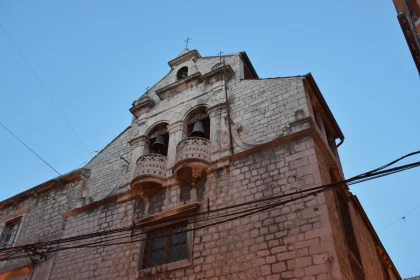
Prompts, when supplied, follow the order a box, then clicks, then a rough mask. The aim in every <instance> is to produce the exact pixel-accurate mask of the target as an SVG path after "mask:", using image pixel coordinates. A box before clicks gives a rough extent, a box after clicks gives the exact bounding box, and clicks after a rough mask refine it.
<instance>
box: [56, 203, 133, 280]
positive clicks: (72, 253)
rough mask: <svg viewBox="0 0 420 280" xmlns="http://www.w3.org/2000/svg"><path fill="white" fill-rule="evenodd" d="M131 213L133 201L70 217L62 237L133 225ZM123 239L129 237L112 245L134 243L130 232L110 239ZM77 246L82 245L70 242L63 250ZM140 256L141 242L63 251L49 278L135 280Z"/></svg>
mask: <svg viewBox="0 0 420 280" xmlns="http://www.w3.org/2000/svg"><path fill="white" fill-rule="evenodd" d="M132 214H133V201H130V202H126V203H121V204H117V203H109V204H107V205H104V206H102V207H100V208H98V209H94V210H91V211H90V212H84V213H81V214H78V215H75V216H71V217H68V218H67V221H66V226H65V229H64V234H63V238H67V237H72V236H78V235H82V234H88V233H95V232H100V231H106V230H111V229H116V228H121V227H127V226H130V225H131V224H132ZM122 236H127V237H126V238H121V239H117V240H112V241H109V243H111V242H123V241H129V240H131V237H130V232H128V233H125V234H124V235H122V234H119V235H112V236H109V237H108V238H109V239H114V238H117V237H122ZM102 240H103V239H102ZM102 240H101V238H93V239H90V240H89V241H90V242H91V243H94V242H98V241H102ZM85 242H86V241H84V243H85ZM78 244H80V243H78V242H71V243H69V244H62V245H61V247H66V246H77V245H78ZM91 246H95V244H93V245H91ZM138 257H139V243H138V242H137V243H129V244H124V245H113V246H103V247H102V246H99V247H95V248H79V249H70V250H64V251H60V252H59V253H58V254H57V256H56V257H55V259H54V265H53V267H52V272H51V276H50V279H51V280H53V279H69V280H70V279H71V280H75V279H135V275H136V268H137V264H138Z"/></svg>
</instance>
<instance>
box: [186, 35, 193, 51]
mask: <svg viewBox="0 0 420 280" xmlns="http://www.w3.org/2000/svg"><path fill="white" fill-rule="evenodd" d="M189 40H192V38H189V37H187V40H185V41H184V42H185V48H186V49H188V41H189Z"/></svg>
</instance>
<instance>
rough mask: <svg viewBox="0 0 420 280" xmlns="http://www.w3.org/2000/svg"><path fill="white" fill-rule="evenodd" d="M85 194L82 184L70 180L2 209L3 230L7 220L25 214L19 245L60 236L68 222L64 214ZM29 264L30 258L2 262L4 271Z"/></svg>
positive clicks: (0, 218) (0, 263) (1, 268)
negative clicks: (65, 223) (67, 182)
mask: <svg viewBox="0 0 420 280" xmlns="http://www.w3.org/2000/svg"><path fill="white" fill-rule="evenodd" d="M81 195H82V187H81V185H80V184H78V183H70V184H67V185H65V186H56V187H55V188H54V189H52V190H51V191H48V192H45V193H41V194H39V195H38V196H33V197H30V198H28V199H26V200H24V201H22V202H21V203H18V204H16V205H15V206H11V207H8V208H6V209H4V210H0V232H2V231H3V227H4V225H5V222H6V221H7V220H9V219H13V218H15V217H19V216H21V215H22V214H23V215H24V216H23V220H22V223H21V226H20V229H19V232H18V236H17V239H16V244H15V246H22V245H26V244H31V243H36V242H40V241H47V240H53V239H59V238H60V237H61V233H62V230H63V226H64V222H65V218H64V213H65V212H67V211H69V210H70V209H73V208H75V207H76V205H77V203H78V202H79V201H80V198H81ZM27 264H30V260H29V258H23V259H16V260H9V261H4V262H0V273H1V272H4V271H8V270H10V269H13V268H17V267H21V266H24V265H27Z"/></svg>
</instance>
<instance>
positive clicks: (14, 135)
mask: <svg viewBox="0 0 420 280" xmlns="http://www.w3.org/2000/svg"><path fill="white" fill-rule="evenodd" d="M0 125H1V126H2V127H3V128H4V129H5V130H6V131H7V132H9V133H10V134H11V135H12V136H13V137H14V138H15V139H16V140H18V141H19V142H20V143H21V144H22V145H23V146H25V147H26V148H27V149H28V150H29V151H31V153H32V154H34V155H35V156H36V157H37V158H39V159H40V160H41V161H42V162H44V163H45V164H46V165H47V166H48V167H49V168H51V169H52V170H54V172H55V173H57V174H58V176H61V174H60V172H58V171H57V169H55V168H54V167H52V166H51V164H49V163H48V162H47V161H46V160H45V159H43V158H42V157H41V156H40V155H38V154H37V153H36V152H35V151H34V150H32V149H31V148H30V147H29V146H28V145H26V144H25V142H23V141H22V140H21V139H20V138H19V137H17V136H16V134H14V133H13V132H12V131H11V130H10V129H9V128H7V127H6V126H5V125H4V124H3V123H1V122H0Z"/></svg>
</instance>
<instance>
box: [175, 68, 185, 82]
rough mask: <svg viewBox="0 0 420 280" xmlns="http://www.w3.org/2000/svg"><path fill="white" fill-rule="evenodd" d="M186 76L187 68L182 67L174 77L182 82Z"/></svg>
mask: <svg viewBox="0 0 420 280" xmlns="http://www.w3.org/2000/svg"><path fill="white" fill-rule="evenodd" d="M187 76H188V67H187V66H184V67H182V68H181V69H179V70H178V73H177V74H176V77H177V78H178V80H182V79H184V78H186V77H187Z"/></svg>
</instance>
